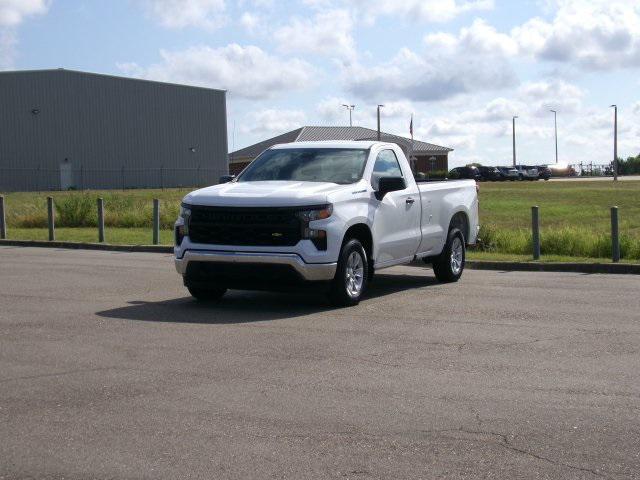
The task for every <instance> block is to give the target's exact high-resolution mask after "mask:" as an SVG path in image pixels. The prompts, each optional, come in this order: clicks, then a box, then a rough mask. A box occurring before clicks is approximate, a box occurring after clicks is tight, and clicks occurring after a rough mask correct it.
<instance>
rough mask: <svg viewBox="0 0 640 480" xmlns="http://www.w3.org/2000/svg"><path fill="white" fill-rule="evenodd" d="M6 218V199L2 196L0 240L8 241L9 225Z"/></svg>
mask: <svg viewBox="0 0 640 480" xmlns="http://www.w3.org/2000/svg"><path fill="white" fill-rule="evenodd" d="M5 222H6V220H5V216H4V197H3V196H2V195H0V239H1V240H6V238H7V224H6V223H5Z"/></svg>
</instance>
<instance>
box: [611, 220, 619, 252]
mask: <svg viewBox="0 0 640 480" xmlns="http://www.w3.org/2000/svg"><path fill="white" fill-rule="evenodd" d="M611 260H613V262H614V263H615V262H619V261H620V234H619V231H618V207H611Z"/></svg>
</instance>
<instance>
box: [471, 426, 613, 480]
mask: <svg viewBox="0 0 640 480" xmlns="http://www.w3.org/2000/svg"><path fill="white" fill-rule="evenodd" d="M459 431H461V432H463V433H467V434H469V435H487V436H491V437H494V438H497V439H499V442H498V443H497V444H498V445H500V446H501V447H503V448H505V449H507V450H511V451H512V452H516V453H519V454H521V455H527V456H529V457H532V458H535V459H536V460H540V461H543V462H547V463H550V464H552V465H557V466H560V467H565V468H570V469H572V470H579V471H581V472H585V473H590V474H592V475H594V476H596V477H599V478H610V477H607V476H606V475H603V474H602V473H600V472H598V471H597V470H593V469H591V468H586V467H580V466H577V465H572V464H570V463H565V462H561V461H559V460H554V459H552V458H548V457H544V456H542V455H539V454H537V453H534V452H531V451H529V450H525V449H523V448H520V447H517V446H515V445H513V444H512V443H511V442H510V441H509V437H508V436H507V435H506V434H504V433H499V432H493V431H488V430H469V429H464V428H460V429H459Z"/></svg>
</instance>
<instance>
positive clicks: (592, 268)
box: [466, 260, 640, 275]
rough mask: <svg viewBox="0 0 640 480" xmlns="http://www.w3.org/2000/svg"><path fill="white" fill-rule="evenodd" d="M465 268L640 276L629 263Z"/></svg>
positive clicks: (473, 264)
mask: <svg viewBox="0 0 640 480" xmlns="http://www.w3.org/2000/svg"><path fill="white" fill-rule="evenodd" d="M466 267H467V268H470V269H472V270H502V271H510V272H511V271H512V272H576V273H618V274H633V275H640V265H638V264H631V263H564V262H554V263H551V262H549V263H542V262H541V263H538V262H496V261H484V260H468V261H467V264H466Z"/></svg>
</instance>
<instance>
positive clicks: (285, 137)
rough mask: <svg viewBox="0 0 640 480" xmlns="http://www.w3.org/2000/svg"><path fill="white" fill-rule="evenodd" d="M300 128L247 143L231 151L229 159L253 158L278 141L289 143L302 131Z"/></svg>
mask: <svg viewBox="0 0 640 480" xmlns="http://www.w3.org/2000/svg"><path fill="white" fill-rule="evenodd" d="M302 128H303V127H301V128H297V129H296V130H291V131H290V132H287V133H283V134H282V135H278V136H277V137H273V138H269V139H268V140H263V141H262V142H258V143H254V144H253V145H249V146H248V147H245V148H241V149H240V150H236V151H235V152H231V153H230V154H229V160H230V161H234V160H238V159H245V160H246V159H247V158H251V159H254V158H255V157H257V156H258V155H260V154H261V153H262V152H264V151H265V150H266V149H267V148H269V147H272V146H274V145H276V144H278V143H289V142H295V141H296V139H297V138H298V135H300V132H301V131H302Z"/></svg>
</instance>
